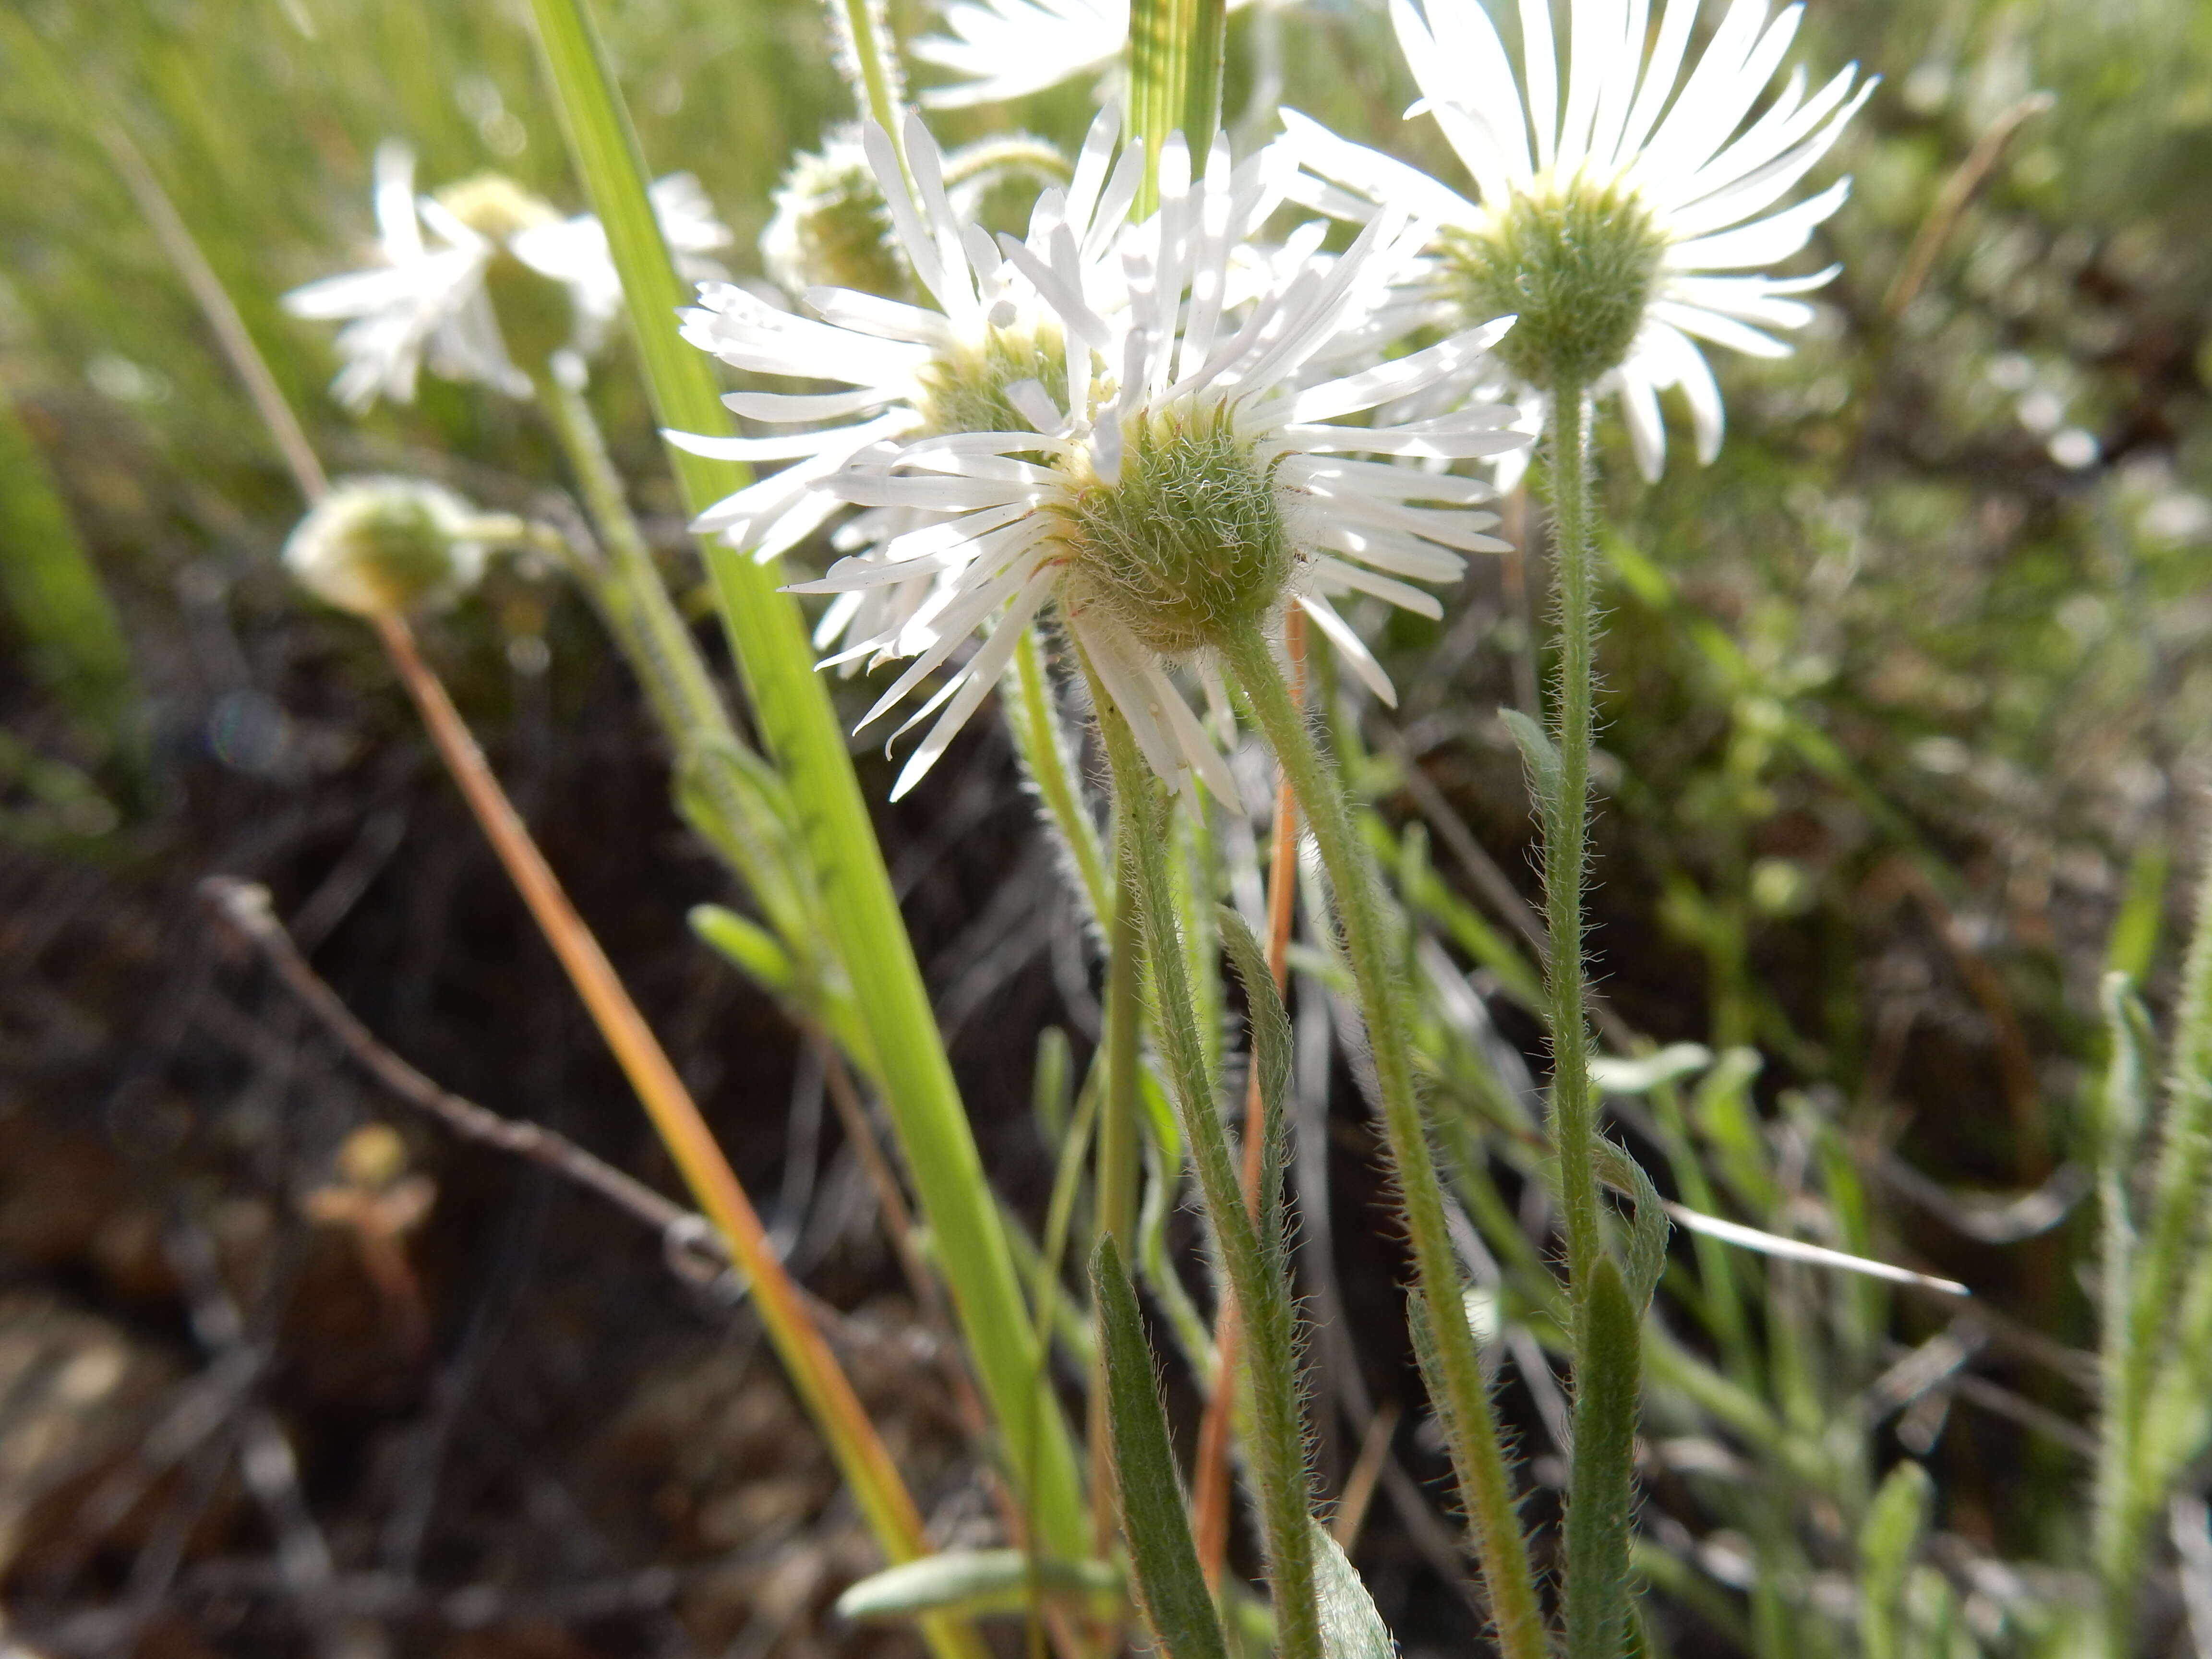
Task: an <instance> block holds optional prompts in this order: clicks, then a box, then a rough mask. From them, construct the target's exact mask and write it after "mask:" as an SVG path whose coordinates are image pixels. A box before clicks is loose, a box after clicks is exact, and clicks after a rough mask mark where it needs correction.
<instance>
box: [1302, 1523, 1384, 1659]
mask: <svg viewBox="0 0 2212 1659" xmlns="http://www.w3.org/2000/svg"><path fill="white" fill-rule="evenodd" d="M1313 1535H1314V1547H1313V1548H1314V1578H1315V1582H1316V1586H1317V1587H1318V1589H1319V1590H1320V1594H1321V1648H1322V1653H1323V1654H1325V1655H1326V1656H1328V1659H1396V1656H1397V1651H1398V1647H1397V1644H1396V1643H1395V1642H1393V1641H1392V1640H1391V1639H1390V1629H1389V1626H1387V1625H1385V1624H1384V1623H1383V1615H1382V1614H1381V1613H1377V1612H1376V1610H1375V1598H1374V1597H1373V1596H1371V1595H1369V1594H1368V1593H1367V1586H1366V1585H1365V1584H1364V1583H1361V1582H1360V1578H1359V1575H1358V1573H1357V1572H1355V1571H1352V1563H1351V1562H1349V1561H1347V1560H1346V1559H1345V1555H1344V1552H1343V1551H1342V1550H1340V1549H1339V1548H1338V1547H1337V1544H1336V1540H1335V1539H1334V1538H1333V1537H1331V1536H1330V1535H1329V1530H1328V1528H1327V1527H1324V1526H1322V1524H1321V1523H1320V1522H1315V1523H1314V1528H1313Z"/></svg>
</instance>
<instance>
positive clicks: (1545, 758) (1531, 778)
mask: <svg viewBox="0 0 2212 1659" xmlns="http://www.w3.org/2000/svg"><path fill="white" fill-rule="evenodd" d="M1498 719H1500V720H1504V722H1505V729H1506V730H1507V731H1509V732H1511V733H1512V734H1513V741H1514V742H1515V743H1516V744H1519V745H1520V749H1521V760H1522V764H1524V765H1525V766H1527V767H1528V787H1529V789H1530V791H1531V792H1532V793H1534V796H1535V798H1536V799H1538V800H1540V801H1546V800H1553V799H1557V797H1558V795H1559V750H1558V749H1557V748H1556V747H1554V746H1553V742H1552V734H1551V733H1550V732H1547V731H1545V730H1544V728H1543V727H1542V726H1540V725H1538V724H1537V723H1536V722H1535V721H1534V720H1531V719H1529V718H1528V715H1526V714H1522V712H1521V711H1520V710H1519V709H1517V708H1501V709H1499V710H1498Z"/></svg>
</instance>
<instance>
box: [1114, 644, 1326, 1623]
mask: <svg viewBox="0 0 2212 1659" xmlns="http://www.w3.org/2000/svg"><path fill="white" fill-rule="evenodd" d="M1092 695H1093V696H1094V698H1095V699H1096V701H1097V707H1098V722H1099V726H1100V729H1101V730H1102V731H1103V733H1104V735H1105V738H1106V755H1107V759H1108V762H1109V764H1110V765H1111V767H1112V769H1113V775H1114V793H1115V806H1116V809H1117V810H1118V811H1120V812H1121V815H1122V818H1123V821H1124V822H1125V823H1129V824H1130V825H1131V829H1130V830H1129V833H1128V834H1127V835H1126V836H1124V837H1123V838H1122V843H1123V845H1124V847H1125V848H1127V851H1128V853H1129V854H1130V855H1131V856H1130V860H1129V862H1130V866H1131V868H1132V871H1133V878H1132V886H1133V894H1134V898H1135V905H1134V908H1135V909H1136V910H1137V912H1138V915H1139V917H1140V919H1141V921H1142V922H1143V927H1144V957H1145V961H1146V964H1147V965H1148V966H1149V967H1150V969H1151V970H1152V1002H1153V1014H1154V1019H1153V1030H1154V1035H1155V1036H1156V1037H1157V1038H1158V1042H1159V1045H1160V1051H1161V1054H1162V1057H1163V1058H1164V1060H1165V1061H1166V1063H1167V1071H1168V1077H1169V1080H1170V1083H1171V1084H1172V1085H1174V1086H1173V1092H1174V1095H1175V1098H1176V1108H1177V1111H1178V1115H1180V1117H1181V1118H1182V1130H1183V1135H1184V1138H1185V1139H1187V1140H1188V1142H1189V1145H1190V1152H1191V1162H1192V1164H1194V1166H1195V1167H1196V1170H1197V1172H1198V1184H1199V1191H1200V1195H1201V1196H1202V1197H1203V1198H1204V1200H1205V1201H1206V1217H1207V1219H1208V1220H1210V1221H1211V1222H1212V1224H1213V1231H1214V1236H1215V1237H1216V1238H1217V1239H1218V1241H1219V1243H1220V1247H1221V1255H1222V1261H1223V1264H1224V1265H1225V1267H1227V1268H1228V1271H1229V1279H1230V1283H1231V1287H1232V1289H1233V1291H1234V1294H1235V1295H1236V1297H1237V1304H1238V1305H1239V1306H1240V1307H1241V1308H1243V1310H1244V1312H1245V1317H1246V1318H1247V1319H1248V1320H1249V1324H1250V1346H1251V1362H1250V1383H1251V1389H1252V1406H1253V1420H1254V1434H1253V1445H1252V1465H1253V1471H1254V1474H1255V1476H1256V1477H1257V1484H1258V1486H1259V1492H1260V1505H1259V1507H1260V1519H1261V1534H1262V1536H1263V1538H1264V1540H1265V1543H1266V1547H1267V1572H1268V1578H1269V1583H1270V1587H1271V1588H1272V1589H1273V1594H1274V1615H1275V1649H1276V1652H1277V1653H1278V1654H1279V1656H1281V1659H1321V1656H1322V1638H1321V1625H1320V1604H1319V1601H1318V1599H1317V1586H1316V1577H1315V1566H1314V1555H1313V1522H1312V1508H1311V1504H1310V1485H1309V1482H1308V1480H1307V1475H1306V1435H1305V1413H1304V1395H1303V1391H1302V1390H1301V1389H1300V1388H1299V1386H1298V1376H1297V1313H1296V1309H1295V1304H1294V1303H1293V1301H1292V1299H1291V1287H1290V1281H1289V1277H1288V1273H1287V1271H1286V1269H1285V1268H1284V1267H1281V1266H1280V1265H1279V1260H1278V1261H1275V1265H1271V1259H1272V1258H1271V1252H1270V1251H1269V1250H1268V1249H1267V1247H1266V1244H1265V1243H1264V1242H1263V1241H1262V1239H1261V1237H1260V1231H1259V1228H1258V1227H1257V1226H1256V1225H1255V1222H1254V1220H1253V1218H1252V1217H1251V1216H1250V1215H1249V1213H1248V1212H1246V1210H1245V1207H1244V1194H1243V1188H1242V1186H1241V1185H1240V1183H1239V1182H1238V1180H1237V1166H1236V1163H1235V1160H1234V1159H1233V1158H1231V1154H1230V1151H1229V1137H1228V1135H1227V1133H1225V1131H1224V1130H1223V1128H1222V1125H1221V1115H1220V1114H1219V1112H1218V1110H1216V1109H1215V1105H1214V1091H1213V1079H1212V1074H1211V1072H1210V1070H1209V1068H1208V1067H1207V1066H1206V1050H1205V1045H1204V1044H1203V1043H1202V1042H1200V1038H1199V1030H1198V1017H1197V1012H1196V1007H1195V1005H1194V1003H1193V1001H1192V999H1191V987H1190V978H1189V975H1188V969H1187V966H1186V963H1185V961H1184V957H1183V951H1182V941H1181V940H1180V939H1178V938H1177V937H1176V912H1175V898H1174V891H1173V888H1172V886H1171V884H1170V878H1169V875H1168V869H1167V852H1168V848H1169V847H1170V822H1169V811H1170V808H1169V805H1168V802H1167V799H1166V797H1165V793H1164V791H1163V789H1162V788H1161V787H1160V785H1159V783H1158V781H1157V780H1156V779H1154V777H1153V776H1152V772H1151V769H1149V768H1148V767H1147V766H1146V763H1145V762H1144V760H1143V758H1142V757H1140V756H1139V753H1138V750H1137V742H1136V738H1135V737H1134V735H1133V733H1132V732H1130V730H1129V726H1128V722H1127V720H1123V719H1122V717H1121V711H1120V710H1119V709H1118V708H1115V706H1114V703H1113V702H1112V700H1111V699H1110V698H1109V696H1107V695H1106V692H1105V690H1104V688H1103V686H1100V685H1098V684H1097V682H1096V680H1095V679H1094V680H1093V682H1092Z"/></svg>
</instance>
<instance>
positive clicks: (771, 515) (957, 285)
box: [669, 110, 1142, 650]
mask: <svg viewBox="0 0 2212 1659" xmlns="http://www.w3.org/2000/svg"><path fill="white" fill-rule="evenodd" d="M1119 125H1120V117H1119V114H1118V112H1115V111H1113V110H1108V111H1106V112H1103V113H1102V114H1101V115H1100V116H1099V118H1098V119H1097V121H1096V122H1095V123H1094V124H1093V125H1092V128H1091V136H1090V137H1089V139H1087V140H1086V141H1085V145H1084V149H1083V152H1082V155H1081V156H1080V157H1079V159H1078V161H1077V162H1076V166H1075V170H1074V173H1073V178H1072V179H1071V180H1070V182H1069V185H1068V187H1067V189H1066V191H1060V190H1056V189H1054V190H1047V191H1043V192H1042V193H1041V194H1040V195H1039V197H1038V198H1037V203H1036V213H1035V214H1034V216H1033V217H1032V229H1031V233H1030V235H1031V240H1032V241H1034V242H1036V243H1037V244H1038V246H1041V247H1042V248H1045V249H1046V250H1048V254H1047V257H1048V258H1052V259H1053V260H1054V266H1053V267H1052V268H1051V270H1047V268H1046V267H1044V266H1042V265H1040V266H1039V267H1038V268H1039V269H1040V270H1046V275H1045V276H1044V282H1045V283H1046V284H1047V286H1048V287H1049V286H1052V285H1054V284H1059V283H1063V282H1073V283H1079V284H1082V285H1084V286H1085V289H1087V290H1088V291H1092V292H1097V291H1099V290H1100V289H1102V288H1103V286H1105V285H1107V283H1108V281H1109V277H1108V274H1107V273H1104V272H1102V271H1101V270H1100V269H1099V267H1100V265H1101V264H1102V262H1103V261H1104V260H1106V259H1107V258H1108V256H1109V254H1110V253H1111V252H1113V249H1114V246H1115V243H1114V233H1115V228H1116V227H1117V226H1118V225H1120V224H1121V222H1123V221H1124V220H1125V219H1126V218H1127V214H1128V209H1129V204H1130V203H1131V202H1132V201H1133V200H1134V199H1135V197H1136V192H1137V187H1138V184H1139V179H1140V177H1141V173H1142V168H1141V162H1140V161H1139V162H1132V161H1130V159H1129V157H1128V156H1127V155H1124V156H1123V157H1122V159H1121V163H1120V164H1119V165H1117V166H1114V167H1109V165H1108V163H1109V161H1111V160H1112V159H1113V151H1114V140H1115V135H1116V134H1117V132H1118V131H1119ZM905 136H906V149H907V159H908V165H909V166H911V167H912V168H913V171H914V178H915V186H916V188H917V190H918V191H919V193H920V199H919V200H918V201H917V200H916V198H915V194H914V193H913V192H910V191H908V187H907V183H906V177H905V173H903V171H902V169H901V167H900V166H899V161H898V156H897V155H896V152H895V151H894V150H893V149H892V147H891V143H890V136H889V135H888V134H886V133H885V132H884V131H883V129H882V128H880V127H878V126H877V125H875V124H874V123H872V122H870V123H867V124H866V125H865V126H864V127H863V129H862V135H861V140H860V142H861V145H862V148H863V150H864V152H865V154H866V158H867V161H868V164H869V167H870V168H871V169H872V172H873V174H874V178H875V183H876V187H877V189H878V191H879V192H880V197H881V201H882V203H883V204H884V210H885V211H886V212H887V213H888V215H889V217H890V224H891V228H892V231H893V233H894V234H895V237H896V248H897V252H898V253H899V255H900V256H901V258H903V260H904V262H905V264H906V267H907V268H908V270H910V271H911V272H912V273H913V275H914V277H915V282H916V283H917V284H918V286H919V289H920V291H921V292H922V293H925V294H927V295H928V296H929V297H930V299H931V300H933V301H934V304H933V305H930V306H919V305H908V304H904V303H902V302H901V301H896V300H890V299H886V298H884V297H882V296H881V295H875V294H869V293H862V292H860V291H858V290H856V289H845V288H829V287H815V288H810V289H806V290H805V294H804V295H802V296H801V297H802V298H803V301H804V302H805V305H806V307H808V309H810V310H811V311H812V312H813V313H814V315H813V316H812V317H803V316H799V315H795V314H793V313H790V312H787V311H782V310H779V309H778V308H777V307H775V306H773V305H770V304H769V303H768V302H767V301H764V300H763V299H761V298H760V297H759V296H758V295H754V294H752V293H750V292H749V291H747V290H746V289H742V288H739V287H737V286H735V285H734V284H731V283H707V284H704V285H702V287H701V289H700V291H699V301H700V303H699V305H698V306H697V307H695V308H693V309H691V310H688V311H686V312H684V313H683V320H684V338H685V339H687V340H689V341H690V342H691V343H693V344H694V345H696V346H698V347H699V348H700V349H702V350H705V351H708V352H711V353H713V354H714V356H716V357H718V358H720V360H721V361H722V362H726V363H728V364H730V365H731V366H732V368H741V369H744V370H746V371H747V372H749V373H751V374H766V375H771V376H776V377H779V378H783V379H787V380H811V381H816V382H826V383H829V384H830V385H834V386H841V387H842V388H843V389H842V390H839V391H834V392H731V393H729V394H728V395H727V396H726V397H725V398H723V399H722V401H723V402H724V403H725V404H728V405H729V407H730V408H731V409H732V410H736V411H737V413H738V414H739V415H740V416H744V418H745V419H747V420H750V421H757V422H763V423H768V424H771V425H774V426H776V427H779V428H782V430H781V431H779V432H777V433H775V434H774V435H767V436H761V437H746V438H708V437H698V436H694V435H690V434H685V433H671V434H670V435H669V438H670V441H671V442H673V443H676V444H678V445H679V446H681V447H684V448H686V449H690V450H692V451H694V452H695V453H699V454H702V455H711V456H715V457H719V458H720V459H732V460H744V461H787V462H789V463H790V465H787V466H785V467H784V468H783V469H782V470H781V471H778V472H776V473H774V474H773V475H771V476H770V477H766V478H763V479H761V480H759V481H758V482H757V483H753V484H750V485H749V486H748V487H747V488H745V489H741V490H739V491H738V493H737V494H735V495H731V496H729V497H728V498H727V499H726V500H724V501H718V502H716V503H715V504H714V506H713V507H709V508H708V509H707V511H706V512H705V513H702V514H701V515H700V517H699V518H698V520H696V522H695V524H694V526H693V528H694V529H695V530H697V531H698V532H702V533H709V532H720V533H721V534H723V535H725V536H726V537H727V538H728V539H729V540H730V542H731V543H732V545H735V546H739V547H751V548H753V549H754V550H755V552H756V554H757V556H758V557H760V558H761V559H763V560H764V561H765V560H767V559H770V558H774V557H775V556H778V555H780V554H782V553H785V552H787V551H789V550H791V549H792V548H793V547H794V546H796V545H797V544H799V542H801V541H802V540H804V539H805V538H806V537H808V536H810V535H811V534H813V533H814V532H815V531H816V530H817V529H819V528H820V527H821V526H823V524H825V523H826V522H828V521H829V520H830V519H831V518H832V517H833V516H835V515H836V513H839V512H840V511H842V509H843V507H845V505H846V503H845V502H844V501H843V500H842V498H841V497H840V496H838V495H836V494H835V493H834V492H833V491H832V490H830V489H829V488H828V487H827V481H828V480H829V479H830V478H831V477H833V476H834V475H835V474H836V473H837V472H839V471H842V469H843V468H844V467H845V466H846V465H848V464H849V463H850V462H852V461H853V459H854V458H855V457H856V456H859V455H860V454H861V453H864V452H866V451H868V450H869V449H870V448H871V447H872V446H880V447H882V453H884V455H887V456H895V455H896V454H898V453H902V450H903V448H904V447H907V446H908V445H909V444H911V443H913V442H915V441H919V440H921V439H926V438H929V437H932V436H941V435H947V434H952V433H959V432H969V431H986V432H988V431H997V430H1001V429H1003V428H1006V426H1008V425H1009V424H1010V423H1012V422H1018V420H1019V419H1020V416H1019V415H1018V412H1017V411H1016V410H1014V409H1013V408H1012V405H1011V404H1008V402H1007V401H1006V398H1007V388H1008V387H1009V386H1014V385H1017V384H1025V383H1030V382H1039V383H1049V384H1054V385H1057V386H1063V387H1065V386H1067V385H1068V384H1069V383H1070V382H1071V380H1073V381H1074V382H1075V383H1076V384H1078V385H1079V386H1084V385H1087V384H1088V380H1089V375H1090V371H1091V347H1090V345H1088V344H1087V343H1084V342H1083V341H1081V340H1079V339H1078V338H1077V337H1074V336H1073V335H1071V334H1069V333H1067V332H1066V330H1065V329H1064V328H1063V327H1062V326H1061V324H1060V318H1059V314H1058V313H1057V312H1056V311H1055V310H1054V309H1053V308H1052V307H1050V306H1048V304H1047V303H1046V302H1045V301H1044V299H1043V297H1042V295H1041V293H1040V290H1039V288H1038V285H1037V283H1036V282H1033V281H1032V280H1030V277H1029V276H1024V274H1023V273H1022V272H1021V271H1020V270H1018V269H1016V268H1014V267H1012V266H1011V265H1009V264H1008V263H1007V261H1006V258H1005V257H1004V256H1003V255H1002V254H1001V253H1000V251H999V249H998V248H997V247H996V246H994V244H993V243H992V241H991V239H990V237H989V235H988V234H987V233H986V232H985V231H984V230H983V228H981V226H980V225H977V224H975V223H974V222H973V221H972V219H963V216H962V215H961V214H960V213H959V212H958V211H957V209H956V208H955V206H954V204H953V202H952V199H951V196H950V195H949V194H948V193H947V191H946V190H945V158H944V155H943V154H942V153H941V152H940V151H939V149H938V147H937V143H936V141H935V140H934V139H933V138H932V137H930V134H929V131H928V129H927V127H926V126H925V125H923V124H922V121H921V118H920V117H919V116H917V115H913V114H909V115H908V117H907V121H906V128H905ZM1116 269H1118V267H1117V268H1116ZM1054 270H1064V271H1065V272H1066V276H1064V277H1063V276H1058V275H1054V274H1053V271H1054ZM821 422H848V423H845V424H832V425H826V426H825V425H823V424H821ZM910 518H911V515H906V517H900V516H897V515H892V514H888V513H885V514H877V515H870V516H864V518H863V519H862V520H858V521H856V522H855V524H854V526H848V534H847V535H846V536H845V537H844V538H842V539H844V541H845V542H846V544H847V545H848V547H852V546H862V545H866V544H867V543H868V542H870V541H872V540H875V539H878V538H882V537H885V536H890V535H895V534H896V533H898V532H901V531H902V530H905V529H907V528H909V527H911V526H910V524H909V523H908V520H909V519H910ZM922 574H926V573H925V572H922V571H916V572H912V573H909V575H910V576H912V577H919V576H921V575H922ZM848 609H849V607H848ZM878 631H880V630H878ZM872 637H873V636H872V635H871V639H872ZM870 648H875V647H874V645H872V644H867V645H863V646H862V647H855V649H856V650H864V649H870Z"/></svg>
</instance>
